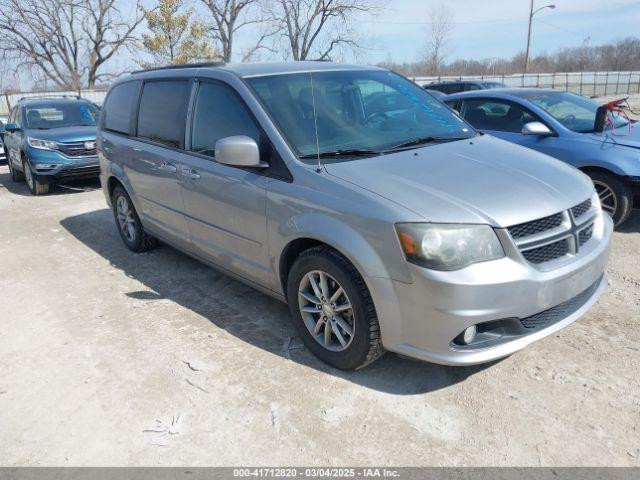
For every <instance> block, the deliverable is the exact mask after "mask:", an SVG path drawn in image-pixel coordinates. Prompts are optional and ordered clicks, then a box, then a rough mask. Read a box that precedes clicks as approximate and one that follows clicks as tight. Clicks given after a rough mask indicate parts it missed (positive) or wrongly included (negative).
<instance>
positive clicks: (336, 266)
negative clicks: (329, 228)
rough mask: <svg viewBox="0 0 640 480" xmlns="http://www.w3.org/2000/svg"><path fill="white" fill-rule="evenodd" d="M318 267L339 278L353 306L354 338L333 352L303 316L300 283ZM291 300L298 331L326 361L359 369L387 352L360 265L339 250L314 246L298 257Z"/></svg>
mask: <svg viewBox="0 0 640 480" xmlns="http://www.w3.org/2000/svg"><path fill="white" fill-rule="evenodd" d="M315 270H320V271H323V272H326V273H327V274H329V275H330V276H331V277H332V278H333V279H335V280H336V281H337V282H338V283H339V285H340V286H342V288H343V290H344V291H345V292H346V294H347V297H348V298H349V300H350V302H351V305H352V307H353V322H354V328H353V337H352V341H351V343H350V344H349V345H348V346H347V347H346V349H344V350H342V351H338V352H336V351H331V350H328V349H326V348H325V347H323V346H322V345H320V343H318V342H317V341H316V340H315V339H314V337H313V335H312V334H311V332H310V331H309V329H308V328H307V326H306V325H305V322H304V320H303V318H302V314H301V312H300V295H299V294H298V291H299V286H300V284H301V282H302V280H303V278H304V277H305V276H306V275H307V273H309V272H312V271H315ZM287 299H288V303H289V310H290V313H291V318H292V320H293V324H294V326H295V328H296V330H297V332H298V334H299V335H300V337H301V338H302V341H303V342H304V344H305V345H306V346H307V348H309V350H311V351H312V352H313V353H314V354H315V355H316V356H317V357H318V358H320V360H322V361H323V362H325V363H327V364H329V365H331V366H333V367H336V368H339V369H341V370H357V369H360V368H362V367H365V366H366V365H368V364H370V363H371V362H373V361H374V360H376V359H377V358H379V357H380V356H382V355H383V354H384V352H385V350H384V348H383V346H382V340H381V336H380V325H379V324H378V317H377V314H376V309H375V306H374V304H373V299H372V298H371V294H370V293H369V289H368V288H367V286H366V284H365V283H364V280H363V279H362V277H361V276H360V274H359V273H358V271H357V270H356V268H355V267H354V266H353V265H352V264H351V263H350V262H349V261H348V260H347V259H346V258H344V257H343V256H342V255H340V254H339V253H338V252H336V251H335V250H332V249H331V248H328V247H323V246H320V247H314V248H311V249H309V250H306V251H305V252H303V253H302V254H301V255H300V256H299V257H298V258H297V259H296V260H295V262H294V263H293V266H292V267H291V270H290V271H289V275H288V277H287Z"/></svg>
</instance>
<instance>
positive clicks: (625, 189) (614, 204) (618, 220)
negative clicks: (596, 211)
mask: <svg viewBox="0 0 640 480" xmlns="http://www.w3.org/2000/svg"><path fill="white" fill-rule="evenodd" d="M589 176H590V177H591V180H592V181H593V185H594V186H595V188H596V192H597V193H598V197H600V204H601V205H602V210H603V211H604V212H605V213H607V214H609V215H610V216H611V218H613V223H614V225H615V226H618V225H621V224H622V223H623V222H624V221H625V220H626V219H627V218H628V217H629V215H630V214H631V210H632V208H633V191H632V190H631V187H630V186H629V185H628V184H627V183H626V182H625V181H624V180H623V179H621V178H619V177H617V176H616V175H612V174H610V173H605V172H589Z"/></svg>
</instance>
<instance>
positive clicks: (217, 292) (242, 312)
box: [60, 209, 491, 395]
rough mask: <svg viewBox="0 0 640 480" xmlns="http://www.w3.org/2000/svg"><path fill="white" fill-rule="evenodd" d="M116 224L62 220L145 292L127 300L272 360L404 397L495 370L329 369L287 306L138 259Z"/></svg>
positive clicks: (395, 360) (192, 270) (179, 261)
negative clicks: (178, 312)
mask: <svg viewBox="0 0 640 480" xmlns="http://www.w3.org/2000/svg"><path fill="white" fill-rule="evenodd" d="M113 221H114V220H113V216H112V213H111V211H110V210H108V209H103V210H97V211H93V212H89V213H85V214H82V215H77V216H73V217H68V218H65V219H64V220H62V221H61V222H60V223H61V225H62V226H63V227H64V228H65V229H66V230H68V231H69V232H70V233H71V234H72V235H73V236H75V237H76V238H77V239H78V240H80V241H81V242H82V243H84V244H85V245H87V246H88V247H89V248H91V249H92V250H94V251H95V252H97V253H98V254H100V255H101V256H102V257H104V258H105V259H107V260H108V261H109V262H110V263H111V265H112V266H113V267H114V268H117V269H120V270H122V271H124V272H125V273H126V275H128V276H129V277H131V278H134V279H135V280H137V281H139V282H141V283H142V284H144V285H145V286H146V287H147V288H148V290H143V291H137V292H129V293H127V294H126V295H127V296H129V297H130V298H135V299H138V300H144V301H154V300H159V299H168V300H171V301H173V302H175V303H177V304H179V305H181V306H183V307H185V308H188V309H189V310H192V311H194V312H196V313H198V314H199V315H202V316H203V317H205V318H207V319H208V320H209V321H210V322H211V323H212V324H214V325H215V326H216V327H218V328H222V329H224V330H226V331H227V332H229V333H230V334H232V335H234V336H235V337H237V338H239V339H241V340H243V341H245V342H247V343H249V344H251V345H254V346H256V347H258V348H261V349H263V350H265V351H268V352H270V353H272V354H274V355H278V356H281V357H283V358H290V359H291V360H292V361H295V362H298V363H300V364H303V365H305V366H307V367H310V368H314V369H316V370H319V371H322V372H325V373H327V374H330V375H334V376H337V377H340V378H342V379H345V380H348V381H351V382H354V383H357V384H360V385H363V386H366V387H368V388H371V389H375V390H379V391H385V392H389V393H394V394H399V395H413V394H420V393H426V392H430V391H435V390H439V389H442V388H446V387H448V386H450V385H453V384H456V383H458V382H461V381H463V380H465V379H466V378H467V377H469V376H471V375H473V374H475V373H477V372H479V371H481V370H483V369H484V368H487V367H488V366H491V364H486V365H483V366H477V367H445V366H440V365H433V364H428V363H424V362H417V361H413V360H407V359H403V358H400V357H398V356H396V355H393V354H387V355H385V356H384V357H383V358H381V359H379V360H378V361H377V362H375V363H374V364H372V365H370V366H368V367H367V368H365V369H363V370H361V371H357V372H342V371H340V370H336V369H333V368H330V367H328V366H327V365H325V364H323V363H322V362H320V361H319V360H318V359H316V357H314V356H313V354H311V352H309V351H308V350H306V349H303V348H301V347H302V344H301V342H300V340H299V339H298V338H297V337H296V336H295V331H294V329H293V327H292V326H291V324H290V320H289V313H288V310H287V307H286V305H284V304H282V303H280V302H278V301H277V300H274V299H272V298H271V297H269V296H267V295H264V294H262V293H260V292H257V291H256V290H254V289H252V288H250V287H247V286H246V285H244V284H242V283H240V282H237V281H235V280H233V279H231V278H230V277H228V276H226V275H224V274H222V273H220V272H218V271H216V270H214V269H212V268H209V267H207V266H206V265H203V264H202V263H200V262H198V261H196V260H194V259H192V258H190V257H188V256H187V255H185V254H182V253H181V252H179V251H177V250H175V249H173V248H171V247H168V246H164V245H163V246H162V247H160V248H159V249H158V250H155V251H153V252H149V253H145V254H138V255H137V254H134V253H132V252H130V251H129V250H127V249H126V248H125V246H124V245H123V244H122V242H121V240H120V237H119V236H118V233H117V231H116V229H115V226H114V224H113ZM287 346H288V347H289V348H287Z"/></svg>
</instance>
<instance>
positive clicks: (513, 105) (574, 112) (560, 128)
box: [446, 88, 640, 225]
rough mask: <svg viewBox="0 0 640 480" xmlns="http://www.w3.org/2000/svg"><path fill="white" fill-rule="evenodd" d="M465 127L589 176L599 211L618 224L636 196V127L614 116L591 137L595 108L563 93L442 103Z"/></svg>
mask: <svg viewBox="0 0 640 480" xmlns="http://www.w3.org/2000/svg"><path fill="white" fill-rule="evenodd" d="M446 102H447V104H449V105H450V106H451V107H452V108H455V109H456V110H457V111H458V112H460V114H461V115H462V116H463V118H464V119H465V120H467V121H468V122H469V123H470V124H471V125H473V126H474V127H476V128H477V129H479V130H481V131H483V132H486V133H489V134H491V135H495V136H496V137H499V138H502V139H504V140H508V141H510V142H513V143H517V144H519V145H522V146H525V147H529V148H532V149H534V150H537V151H539V152H542V153H546V154H547V155H550V156H552V157H554V158H557V159H558V160H562V161H564V162H567V163H569V164H570V165H573V166H574V167H577V168H579V169H580V170H582V171H583V172H585V173H586V174H587V175H589V176H590V177H591V179H592V180H593V183H594V184H595V186H596V190H597V191H598V194H599V196H600V203H601V204H602V208H603V209H604V211H605V212H607V213H608V214H609V215H611V216H612V217H613V220H614V223H615V224H616V225H620V224H621V223H623V222H624V221H625V220H626V219H627V217H628V216H629V214H630V213H631V210H632V208H633V203H634V195H639V194H640V161H639V158H640V124H638V123H637V122H633V121H632V122H631V123H630V124H629V122H628V121H627V119H626V118H624V117H622V116H620V115H615V129H614V131H612V130H611V128H609V129H608V130H607V131H605V132H595V131H594V126H595V117H596V110H597V109H598V106H599V105H598V104H597V103H595V102H594V101H592V100H590V99H587V98H584V97H581V96H579V95H576V94H574V93H569V92H560V91H556V90H549V89H539V88H528V89H522V88H518V89H506V90H505V89H503V90H490V91H478V92H468V93H461V94H457V95H451V96H448V97H447V98H446Z"/></svg>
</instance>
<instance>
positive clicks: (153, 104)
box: [138, 80, 191, 148]
mask: <svg viewBox="0 0 640 480" xmlns="http://www.w3.org/2000/svg"><path fill="white" fill-rule="evenodd" d="M190 91H191V83H190V82H189V81H187V80H179V81H161V82H148V83H145V85H144V87H143V89H142V99H141V100H140V111H139V112H138V137H142V138H147V139H149V140H153V141H154V142H158V143H162V144H164V145H167V146H169V147H174V148H181V147H182V144H183V138H184V124H185V121H186V116H187V105H188V103H189V94H190Z"/></svg>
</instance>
